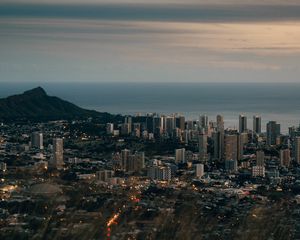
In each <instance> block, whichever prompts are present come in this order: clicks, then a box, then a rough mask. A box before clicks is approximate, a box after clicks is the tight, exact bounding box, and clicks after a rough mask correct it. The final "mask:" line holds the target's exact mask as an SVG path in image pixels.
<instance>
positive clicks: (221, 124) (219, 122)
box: [217, 115, 224, 131]
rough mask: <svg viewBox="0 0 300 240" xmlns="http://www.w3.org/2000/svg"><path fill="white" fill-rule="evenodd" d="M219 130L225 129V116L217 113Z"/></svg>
mask: <svg viewBox="0 0 300 240" xmlns="http://www.w3.org/2000/svg"><path fill="white" fill-rule="evenodd" d="M217 131H224V118H223V116H221V115H217Z"/></svg>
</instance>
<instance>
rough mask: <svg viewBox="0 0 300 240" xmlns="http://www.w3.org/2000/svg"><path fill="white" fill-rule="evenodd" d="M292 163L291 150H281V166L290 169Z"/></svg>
mask: <svg viewBox="0 0 300 240" xmlns="http://www.w3.org/2000/svg"><path fill="white" fill-rule="evenodd" d="M290 162H291V152H290V149H281V150H280V166H281V167H289V166H290Z"/></svg>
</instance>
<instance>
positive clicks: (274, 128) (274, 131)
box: [267, 121, 280, 145]
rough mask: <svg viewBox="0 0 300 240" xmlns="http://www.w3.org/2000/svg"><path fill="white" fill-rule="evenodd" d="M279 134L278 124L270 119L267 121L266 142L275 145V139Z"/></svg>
mask: <svg viewBox="0 0 300 240" xmlns="http://www.w3.org/2000/svg"><path fill="white" fill-rule="evenodd" d="M279 135H280V124H277V123H276V121H270V122H268V123H267V144H268V145H276V139H277V137H278V136H279Z"/></svg>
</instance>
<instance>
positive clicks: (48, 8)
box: [0, 2, 300, 22]
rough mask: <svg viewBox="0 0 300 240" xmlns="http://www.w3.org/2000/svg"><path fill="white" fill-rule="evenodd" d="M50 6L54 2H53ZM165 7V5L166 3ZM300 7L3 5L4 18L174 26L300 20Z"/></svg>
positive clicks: (1, 11)
mask: <svg viewBox="0 0 300 240" xmlns="http://www.w3.org/2000/svg"><path fill="white" fill-rule="evenodd" d="M49 3H50V2H49ZM164 3H165V2H164ZM299 12H300V5H289V4H287V5H278V4H273V5H268V4H264V5H261V4H248V5H245V4H237V5H235V4H186V5H184V4H167V3H165V4H141V3H140V4H105V3H102V4H79V3H78V4H73V5H71V4H35V3H31V4H22V3H11V4H10V3H3V4H1V5H0V17H2V18H3V17H14V18H15V17H28V18H66V19H98V20H120V21H121V20H126V21H172V22H251V21H252V22H259V21H291V20H297V19H300V15H299Z"/></svg>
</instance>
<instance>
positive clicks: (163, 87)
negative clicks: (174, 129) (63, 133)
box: [0, 83, 300, 133]
mask: <svg viewBox="0 0 300 240" xmlns="http://www.w3.org/2000/svg"><path fill="white" fill-rule="evenodd" d="M0 86H1V87H0V97H6V96H9V95H12V94H17V93H21V92H23V91H25V90H28V89H30V88H33V87H36V86H41V87H43V88H44V89H45V90H46V91H47V92H48V94H49V95H53V96H58V97H60V98H63V99H65V100H68V101H71V102H73V103H75V104H77V105H79V106H81V107H83V108H88V109H95V110H98V111H106V112H110V113H121V114H136V113H142V114H144V113H154V112H155V113H165V114H170V113H181V114H184V115H185V116H186V117H187V118H188V119H198V118H199V115H200V114H206V115H208V116H209V118H210V119H215V117H216V115H217V114H222V115H224V118H225V125H226V127H231V128H234V127H238V116H239V114H241V113H242V114H245V115H247V116H248V128H249V129H252V116H253V115H261V117H262V127H263V129H265V125H266V123H267V121H269V120H275V121H277V122H279V123H280V124H281V129H282V132H284V133H286V132H287V131H288V127H289V126H294V125H295V126H298V125H299V122H300V84H298V83H40V84H39V83H0Z"/></svg>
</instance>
